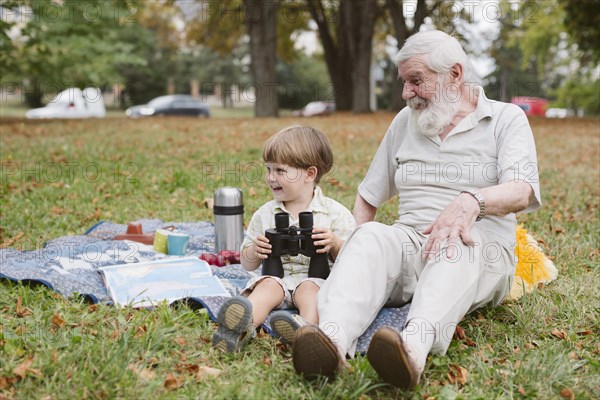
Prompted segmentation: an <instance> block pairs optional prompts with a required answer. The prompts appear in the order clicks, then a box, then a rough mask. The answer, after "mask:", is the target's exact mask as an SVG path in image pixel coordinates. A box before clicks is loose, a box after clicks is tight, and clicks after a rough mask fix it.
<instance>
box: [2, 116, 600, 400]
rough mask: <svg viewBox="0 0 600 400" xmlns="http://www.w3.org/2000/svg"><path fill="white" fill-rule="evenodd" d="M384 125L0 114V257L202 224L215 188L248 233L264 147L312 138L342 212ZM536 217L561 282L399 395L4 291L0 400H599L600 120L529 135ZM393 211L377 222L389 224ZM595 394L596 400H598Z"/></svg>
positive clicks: (474, 328) (205, 338) (200, 320)
mask: <svg viewBox="0 0 600 400" xmlns="http://www.w3.org/2000/svg"><path fill="white" fill-rule="evenodd" d="M392 118H393V115H392V114H388V113H376V114H374V115H370V116H352V115H343V114H337V115H334V116H331V117H324V118H314V119H304V120H299V119H294V118H291V117H284V118H279V119H251V118H244V117H243V116H241V115H238V116H236V118H226V116H225V115H223V116H220V117H219V118H211V119H208V120H204V119H185V118H183V119H181V118H175V119H168V118H158V119H144V120H127V119H125V118H122V117H114V118H106V119H103V120H87V121H26V120H22V119H16V118H9V117H7V115H6V114H3V120H2V122H1V123H0V152H1V160H2V174H1V185H0V194H1V204H2V207H1V209H0V213H1V214H0V246H2V247H13V248H17V249H21V250H25V249H33V248H38V247H41V246H42V245H43V244H44V242H46V241H48V240H49V239H52V238H56V237H59V236H65V235H76V234H82V233H83V232H85V230H86V229H87V228H89V227H90V226H92V225H93V224H94V223H95V222H97V221H99V220H110V221H112V222H116V223H126V222H128V221H133V220H135V219H138V218H160V219H162V220H164V221H201V220H212V211H211V210H210V209H208V208H207V207H206V206H205V204H204V199H206V198H211V197H212V195H213V192H214V190H215V189H216V188H218V187H220V186H226V185H231V186H238V187H240V188H241V189H242V190H243V192H244V196H245V198H244V203H245V208H246V214H245V222H246V223H248V222H249V219H250V217H251V215H252V213H253V212H254V211H255V210H256V209H257V208H258V207H259V206H260V205H261V204H263V203H264V202H265V201H267V200H269V199H270V196H269V191H268V189H267V188H266V186H265V184H264V183H263V179H262V163H261V147H262V144H263V143H264V141H265V140H266V139H267V137H269V136H270V135H271V134H273V133H274V132H276V131H277V130H279V129H281V128H283V127H285V126H288V125H291V124H296V123H305V124H312V125H314V126H316V127H318V128H320V129H322V130H323V131H324V132H325V133H326V134H327V135H328V136H329V138H330V140H331V142H332V145H333V148H334V154H335V157H336V165H335V167H334V169H333V170H332V172H331V173H330V174H329V175H328V176H326V177H325V179H324V182H323V183H322V187H323V190H324V192H325V193H326V194H327V195H328V196H330V197H333V198H335V199H337V200H339V201H340V202H341V203H343V204H344V205H346V206H347V207H348V208H351V207H352V205H353V201H354V196H355V193H356V192H355V191H356V187H357V186H358V184H359V182H360V181H361V179H362V177H363V176H364V174H365V173H366V169H367V168H368V165H369V162H370V160H371V158H372V156H373V154H374V152H375V150H376V148H377V146H378V144H379V141H380V140H381V138H382V137H383V135H384V133H385V131H386V129H387V126H388V124H389V123H390V122H391V120H392ZM532 126H533V129H534V134H535V138H536V143H537V148H538V157H539V164H540V171H541V185H542V194H543V202H544V207H543V209H542V210H541V211H539V212H537V213H534V214H528V215H522V216H520V217H519V220H520V221H521V222H522V223H524V225H525V227H526V228H527V229H528V230H530V232H531V233H532V234H533V235H534V236H535V237H536V238H538V239H542V240H543V241H542V246H543V248H544V250H545V252H546V253H547V254H548V255H549V256H551V257H552V259H553V261H554V263H555V264H556V265H557V267H558V268H559V271H560V275H559V279H558V280H557V281H555V282H553V283H552V284H551V285H549V286H547V287H544V288H541V289H540V290H538V291H536V292H534V293H532V294H529V295H526V296H525V297H524V298H522V299H521V300H519V301H516V302H513V303H505V304H503V305H502V306H500V307H498V308H496V309H482V310H480V311H477V312H475V313H474V314H472V315H470V316H469V317H468V318H467V319H466V320H465V321H463V322H462V323H461V327H462V328H463V329H464V332H465V338H463V339H461V340H455V341H454V342H453V343H452V345H451V346H450V349H449V351H448V354H447V357H439V356H434V357H430V359H429V363H428V367H427V369H426V370H425V374H424V376H423V379H422V383H421V385H420V386H419V387H418V388H417V390H416V391H415V392H414V393H413V394H411V395H409V394H407V393H402V392H399V391H397V390H395V389H393V388H391V387H390V386H387V385H384V384H382V383H381V381H379V379H378V377H377V375H376V374H375V373H374V371H373V370H372V369H371V368H370V367H369V364H368V362H367V361H366V359H364V358H362V357H358V358H356V359H354V360H352V361H351V369H350V370H348V371H345V372H344V373H342V374H341V375H340V376H339V378H337V379H336V380H333V381H331V382H326V381H323V380H320V381H315V382H306V381H304V380H302V379H300V378H299V377H298V376H296V374H295V373H294V370H293V367H292V363H291V357H290V350H289V349H288V348H286V347H284V346H282V345H279V344H278V343H277V342H276V341H275V340H274V339H272V338H271V337H268V336H265V335H259V337H258V339H257V340H255V341H253V342H252V343H251V344H250V345H249V346H248V347H247V348H246V349H245V350H244V351H243V352H242V353H240V354H229V355H224V354H221V353H217V352H215V351H213V350H212V349H211V346H210V337H211V335H212V333H213V332H214V330H215V325H214V324H213V323H212V322H210V320H209V319H208V317H207V315H206V313H204V312H198V311H193V310H191V309H189V308H186V307H179V308H169V307H166V306H161V307H158V308H156V309H154V310H151V311H149V310H134V309H122V310H119V309H115V308H112V307H109V306H105V305H91V306H90V305H88V304H85V303H83V302H80V301H78V300H73V299H64V298H63V297H61V296H60V295H58V294H56V293H53V292H51V291H49V290H48V289H45V288H30V287H26V286H23V285H20V284H13V283H7V282H4V283H2V284H1V286H0V318H1V320H0V346H1V348H2V351H1V353H0V398H45V399H54V398H93V399H104V398H131V399H137V398H173V399H174V398H202V399H209V398H211V399H212V398H223V399H232V398H251V399H273V398H294V399H295V398H327V399H329V398H339V399H368V398H374V399H379V398H381V399H383V398H398V397H401V396H404V395H406V396H412V397H413V398H419V399H420V398H432V397H435V398H438V399H454V398H468V399H470V398H481V399H494V398H511V399H512V398H540V399H549V398H556V399H559V398H566V399H570V398H577V399H587V398H590V399H591V398H595V397H596V396H597V394H598V393H599V392H600V362H599V361H598V360H599V358H600V342H599V341H598V337H599V335H600V323H599V312H600V299H599V297H598V288H599V287H600V271H599V261H600V245H599V234H600V228H599V216H600V215H599V213H600V204H599V199H600V196H599V195H600V193H599V192H600V187H599V182H600V165H599V162H600V128H599V123H598V120H597V119H587V120H586V119H583V120H544V119H537V120H533V121H532ZM395 208H396V203H395V202H390V203H389V204H386V205H385V206H384V207H382V208H381V209H380V212H379V213H378V216H377V219H378V220H379V221H383V222H386V223H391V222H393V221H394V219H395V213H396V210H395ZM593 393H596V395H594V394H593Z"/></svg>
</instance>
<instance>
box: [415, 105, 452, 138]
mask: <svg viewBox="0 0 600 400" xmlns="http://www.w3.org/2000/svg"><path fill="white" fill-rule="evenodd" d="M440 98H441V100H442V101H440ZM406 103H407V105H408V107H410V109H411V110H410V118H411V120H412V122H413V124H414V125H415V126H416V127H417V129H418V130H419V133H421V134H422V135H424V136H426V137H429V138H433V137H436V136H439V135H441V134H442V132H443V131H444V129H446V127H447V126H448V125H449V124H450V123H451V122H452V120H453V119H454V116H455V115H456V113H457V112H458V108H459V106H460V102H459V101H452V100H446V99H443V96H439V95H436V96H434V98H433V99H430V100H426V99H423V98H422V97H419V96H415V97H413V98H411V99H409V100H407V101H406Z"/></svg>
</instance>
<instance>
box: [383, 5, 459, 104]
mask: <svg viewBox="0 0 600 400" xmlns="http://www.w3.org/2000/svg"><path fill="white" fill-rule="evenodd" d="M454 6H455V4H454V3H453V2H447V1H444V0H416V3H415V1H410V0H409V1H406V0H386V2H385V8H386V10H387V13H388V15H389V19H390V20H391V26H392V27H393V36H394V38H395V39H396V42H397V43H398V50H400V48H401V47H402V45H403V44H404V42H405V41H406V39H408V38H409V37H410V36H412V35H414V34H415V33H417V32H419V30H420V29H421V26H422V25H423V24H424V23H425V21H426V19H427V18H430V19H431V22H432V24H433V25H434V26H435V27H436V28H437V29H441V30H444V31H449V32H452V31H454V30H455V26H456V25H457V21H459V20H463V21H469V19H470V16H469V15H468V13H467V9H466V8H455V7H454ZM393 72H394V74H395V75H397V71H396V68H394V69H393ZM389 83H390V84H391V85H392V87H391V96H392V97H391V103H390V108H391V109H392V110H400V109H401V108H402V107H404V105H405V102H404V100H403V99H402V87H401V84H400V82H399V81H398V80H397V79H390V80H389Z"/></svg>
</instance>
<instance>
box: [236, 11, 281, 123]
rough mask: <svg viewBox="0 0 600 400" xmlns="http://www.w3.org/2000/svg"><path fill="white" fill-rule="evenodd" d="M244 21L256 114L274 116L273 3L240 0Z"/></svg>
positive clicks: (275, 95) (275, 109) (275, 103)
mask: <svg viewBox="0 0 600 400" xmlns="http://www.w3.org/2000/svg"><path fill="white" fill-rule="evenodd" d="M244 9H245V12H246V13H245V18H246V25H247V27H248V34H249V35H250V57H251V58H252V78H253V80H254V85H255V94H256V100H255V101H256V102H255V104H254V115H255V116H256V117H277V116H278V112H279V106H278V103H277V81H276V77H275V61H276V51H277V49H276V43H277V42H276V26H277V19H276V15H277V3H276V2H274V1H273V0H244Z"/></svg>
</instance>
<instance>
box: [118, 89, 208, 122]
mask: <svg viewBox="0 0 600 400" xmlns="http://www.w3.org/2000/svg"><path fill="white" fill-rule="evenodd" d="M125 115H127V116H128V117H130V118H139V117H149V116H154V115H183V116H196V117H207V118H208V117H210V110H209V109H208V106H207V105H206V104H204V103H203V102H202V101H200V100H198V99H196V98H195V97H192V96H188V95H185V94H173V95H170V96H161V97H157V98H155V99H153V100H151V101H150V102H149V103H148V104H144V105H141V106H133V107H129V108H128V109H127V110H126V111H125Z"/></svg>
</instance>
